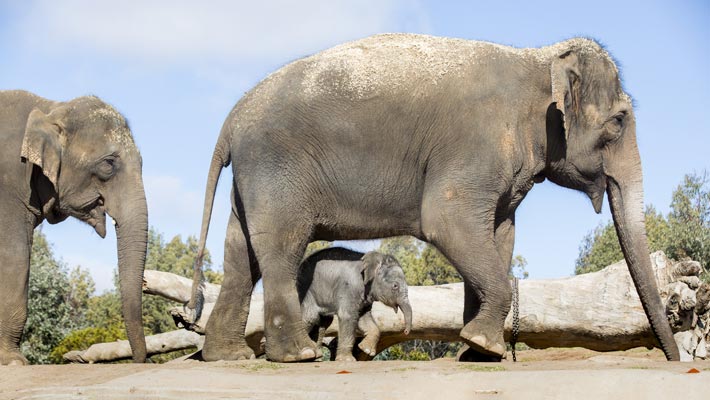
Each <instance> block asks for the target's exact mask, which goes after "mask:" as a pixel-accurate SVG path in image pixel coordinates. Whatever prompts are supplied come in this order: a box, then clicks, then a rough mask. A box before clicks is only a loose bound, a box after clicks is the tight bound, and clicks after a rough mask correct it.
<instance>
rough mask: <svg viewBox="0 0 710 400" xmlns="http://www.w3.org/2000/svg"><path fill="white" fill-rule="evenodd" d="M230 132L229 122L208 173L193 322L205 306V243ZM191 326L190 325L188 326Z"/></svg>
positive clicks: (227, 155) (191, 303)
mask: <svg viewBox="0 0 710 400" xmlns="http://www.w3.org/2000/svg"><path fill="white" fill-rule="evenodd" d="M230 132H231V130H230V129H229V127H228V124H225V126H224V127H223V128H222V132H221V133H220V135H219V138H218V139H217V144H216V145H215V148H214V152H213V153H212V162H211V163H210V170H209V173H208V174H207V186H206V187H205V204H204V208H203V211H202V229H201V230H200V242H199V245H198V248H197V257H195V264H194V265H193V270H194V273H193V277H192V294H191V297H190V301H189V302H188V303H187V308H188V309H189V310H191V313H192V314H193V318H192V323H197V321H198V320H199V319H200V316H201V315H202V308H203V306H204V300H205V298H204V293H203V292H204V288H205V285H204V282H205V277H204V274H203V273H202V267H203V259H204V255H205V243H206V242H207V232H208V231H209V228H210V218H212V209H213V208H214V196H215V192H216V191H217V183H218V182H219V176H220V174H221V173H222V169H223V168H225V167H227V166H228V165H229V164H230V163H231V161H232V155H231V150H230V137H231V135H230ZM186 328H188V329H189V328H190V327H186Z"/></svg>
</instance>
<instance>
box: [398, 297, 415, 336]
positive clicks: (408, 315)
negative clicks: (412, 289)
mask: <svg viewBox="0 0 710 400" xmlns="http://www.w3.org/2000/svg"><path fill="white" fill-rule="evenodd" d="M397 305H398V306H399V308H400V309H402V313H403V314H404V334H405V335H409V332H411V331H412V305H411V304H409V297H405V298H404V299H402V300H400V301H399V303H398V304H397Z"/></svg>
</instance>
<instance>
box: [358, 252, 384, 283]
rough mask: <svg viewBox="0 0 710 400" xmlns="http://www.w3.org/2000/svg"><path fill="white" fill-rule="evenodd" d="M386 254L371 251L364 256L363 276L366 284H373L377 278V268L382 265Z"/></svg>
mask: <svg viewBox="0 0 710 400" xmlns="http://www.w3.org/2000/svg"><path fill="white" fill-rule="evenodd" d="M383 261H384V256H383V255H382V254H380V253H378V252H376V251H371V252H369V253H367V254H365V255H364V256H362V271H361V272H362V276H363V278H364V281H365V285H367V284H371V283H372V281H373V280H374V279H375V276H376V274H377V270H378V269H379V268H380V267H381V266H382V262H383Z"/></svg>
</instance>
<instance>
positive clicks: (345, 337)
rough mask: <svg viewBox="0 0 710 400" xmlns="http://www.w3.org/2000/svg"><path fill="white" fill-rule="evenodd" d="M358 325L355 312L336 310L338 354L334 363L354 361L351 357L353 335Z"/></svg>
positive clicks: (353, 341)
mask: <svg viewBox="0 0 710 400" xmlns="http://www.w3.org/2000/svg"><path fill="white" fill-rule="evenodd" d="M357 325H358V313H357V310H352V309H347V308H345V309H343V308H341V309H340V310H338V353H337V355H336V357H335V361H356V360H355V357H354V356H353V345H354V344H355V333H356V329H357Z"/></svg>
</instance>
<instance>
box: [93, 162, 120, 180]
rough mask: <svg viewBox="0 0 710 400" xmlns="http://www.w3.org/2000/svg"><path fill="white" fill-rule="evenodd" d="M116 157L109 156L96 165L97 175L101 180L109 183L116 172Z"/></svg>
mask: <svg viewBox="0 0 710 400" xmlns="http://www.w3.org/2000/svg"><path fill="white" fill-rule="evenodd" d="M116 160H117V157H116V156H108V157H104V158H103V159H101V161H99V162H98V164H97V165H96V175H97V176H98V177H99V179H101V180H104V181H107V180H109V179H110V178H111V177H112V176H113V175H114V174H115V172H116Z"/></svg>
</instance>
